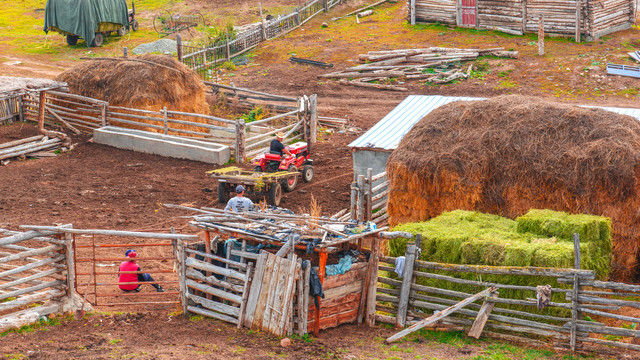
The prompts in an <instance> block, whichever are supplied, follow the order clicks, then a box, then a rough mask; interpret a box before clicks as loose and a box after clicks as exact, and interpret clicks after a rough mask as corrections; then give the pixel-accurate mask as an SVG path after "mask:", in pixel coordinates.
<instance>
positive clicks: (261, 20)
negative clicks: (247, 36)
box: [258, 2, 267, 41]
mask: <svg viewBox="0 0 640 360" xmlns="http://www.w3.org/2000/svg"><path fill="white" fill-rule="evenodd" d="M258 7H259V8H260V24H261V26H262V41H267V26H266V25H265V23H264V16H262V3H260V2H259V3H258Z"/></svg>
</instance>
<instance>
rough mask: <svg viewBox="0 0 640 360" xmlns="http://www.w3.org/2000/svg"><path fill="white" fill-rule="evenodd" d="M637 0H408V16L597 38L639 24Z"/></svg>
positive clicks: (415, 19) (520, 31) (518, 31)
mask: <svg viewBox="0 0 640 360" xmlns="http://www.w3.org/2000/svg"><path fill="white" fill-rule="evenodd" d="M635 5H636V4H635V0H408V1H407V6H408V18H409V21H411V23H412V24H414V23H416V22H439V23H443V24H451V25H457V26H464V27H473V28H481V29H493V30H499V31H504V32H507V33H511V34H523V33H533V32H537V31H538V27H539V23H540V16H542V17H543V19H544V32H545V33H547V34H558V35H571V36H575V37H576V40H578V41H579V39H580V37H581V36H584V37H585V39H587V40H591V39H597V38H599V37H601V36H603V35H606V34H610V33H612V32H616V31H620V30H624V29H628V28H630V27H631V25H633V24H635V14H636V11H637V9H636V8H635Z"/></svg>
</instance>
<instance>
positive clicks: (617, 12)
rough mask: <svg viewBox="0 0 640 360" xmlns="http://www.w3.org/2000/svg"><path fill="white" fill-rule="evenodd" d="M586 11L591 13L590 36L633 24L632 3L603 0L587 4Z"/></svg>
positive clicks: (620, 0)
mask: <svg viewBox="0 0 640 360" xmlns="http://www.w3.org/2000/svg"><path fill="white" fill-rule="evenodd" d="M588 9H589V10H590V11H591V12H592V14H593V16H592V20H591V21H592V24H593V25H592V33H591V35H592V36H595V34H596V33H598V32H600V31H604V30H606V29H610V28H613V27H616V26H620V25H624V24H625V23H629V22H631V23H633V15H634V13H633V1H630V0H604V1H602V2H600V3H598V2H596V3H594V2H592V1H590V2H589V6H588Z"/></svg>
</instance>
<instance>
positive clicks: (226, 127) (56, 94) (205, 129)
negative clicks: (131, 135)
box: [0, 83, 317, 162]
mask: <svg viewBox="0 0 640 360" xmlns="http://www.w3.org/2000/svg"><path fill="white" fill-rule="evenodd" d="M207 85H209V86H212V87H213V88H214V89H215V91H218V92H220V91H222V90H223V91H224V94H225V96H226V99H228V100H229V101H231V102H232V103H233V104H239V105H240V108H241V109H248V108H251V109H253V108H255V107H256V106H263V107H264V109H265V111H267V112H269V113H270V112H273V113H274V114H275V115H273V116H270V117H267V118H264V119H260V120H257V121H253V122H247V121H246V120H244V119H236V120H230V119H224V118H221V117H216V116H209V115H203V114H196V113H186V112H180V111H172V110H168V109H167V108H166V107H165V108H164V109H161V110H159V111H150V110H141V109H134V108H127V107H119V106H112V105H109V103H108V102H106V101H101V100H97V99H92V98H89V97H85V96H80V95H74V94H69V93H65V92H60V91H51V90H49V91H45V90H41V91H37V92H36V91H27V92H25V94H24V95H22V97H21V98H19V99H18V100H16V101H18V102H19V103H20V104H22V106H23V107H22V108H21V109H20V112H22V113H24V119H25V120H28V121H33V122H37V123H38V124H39V125H40V126H44V124H48V125H58V126H62V127H66V128H68V129H70V130H71V131H73V132H75V133H78V134H79V133H80V132H82V131H83V132H92V131H93V130H94V129H97V128H101V127H104V126H109V125H111V126H119V127H126V128H132V129H137V130H143V131H149V132H156V133H163V134H165V135H174V136H182V137H191V138H193V137H197V138H200V139H202V140H207V141H212V142H215V143H219V144H222V145H227V146H229V147H230V148H231V151H232V153H233V154H234V158H235V159H236V162H244V161H245V160H246V159H247V158H248V157H253V156H255V155H257V154H259V153H261V152H264V151H265V149H266V148H268V143H269V142H270V141H271V140H272V138H273V135H274V134H276V133H278V132H281V131H282V132H284V133H285V134H286V137H285V138H286V141H287V142H290V141H293V140H299V139H303V140H305V141H307V143H309V144H311V145H313V144H314V143H315V141H316V134H317V116H316V109H317V96H316V95H311V96H310V97H307V96H302V97H298V98H294V97H286V96H279V95H273V94H267V93H262V92H257V91H253V90H249V89H243V88H236V87H233V86H227V85H221V84H214V83H207ZM220 89H222V90H220ZM0 104H1V103H0ZM41 104H42V106H41ZM0 109H1V108H0Z"/></svg>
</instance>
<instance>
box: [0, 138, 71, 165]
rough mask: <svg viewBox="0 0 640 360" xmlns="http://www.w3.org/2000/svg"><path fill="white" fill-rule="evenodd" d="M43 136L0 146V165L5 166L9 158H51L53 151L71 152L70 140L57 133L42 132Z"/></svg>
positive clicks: (53, 154)
mask: <svg viewBox="0 0 640 360" xmlns="http://www.w3.org/2000/svg"><path fill="white" fill-rule="evenodd" d="M43 132H44V134H41V135H36V136H32V137H28V138H26V139H20V140H14V141H10V142H6V143H2V144H0V164H2V165H7V164H8V163H9V161H10V160H9V159H11V158H21V159H24V158H25V157H53V156H56V154H55V151H57V150H60V151H68V150H71V148H72V146H73V145H71V139H70V138H69V137H68V136H67V135H65V134H63V133H59V132H55V131H46V130H44V131H43Z"/></svg>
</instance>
